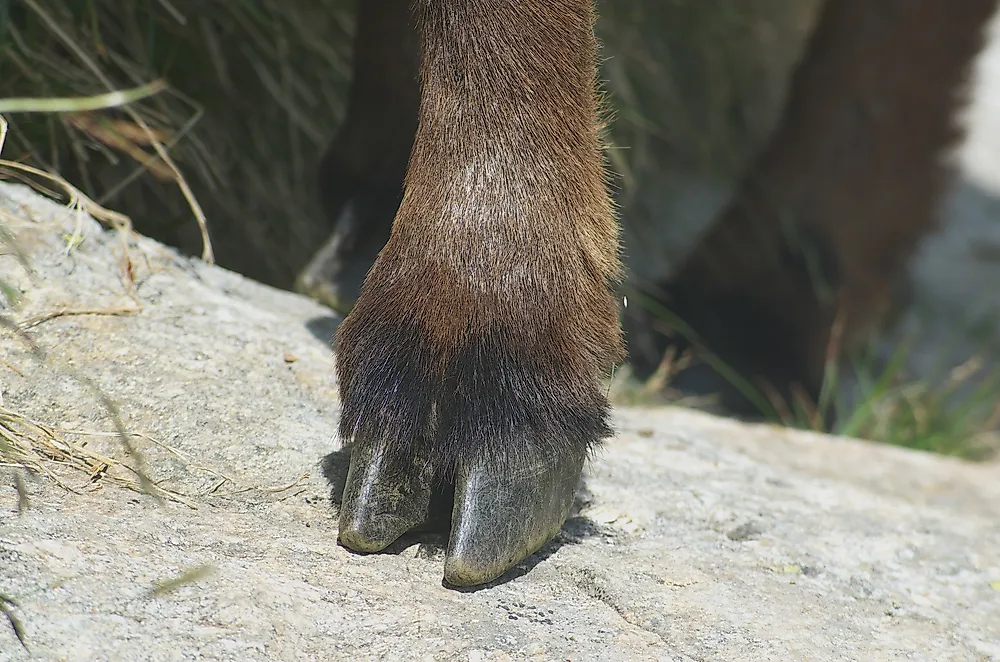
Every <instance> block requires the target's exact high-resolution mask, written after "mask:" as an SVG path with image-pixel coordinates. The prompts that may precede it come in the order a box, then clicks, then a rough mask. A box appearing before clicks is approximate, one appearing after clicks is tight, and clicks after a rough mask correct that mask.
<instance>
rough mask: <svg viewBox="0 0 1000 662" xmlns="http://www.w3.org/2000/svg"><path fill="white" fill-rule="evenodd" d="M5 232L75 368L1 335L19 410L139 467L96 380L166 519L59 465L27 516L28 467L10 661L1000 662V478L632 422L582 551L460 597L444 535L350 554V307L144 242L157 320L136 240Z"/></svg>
mask: <svg viewBox="0 0 1000 662" xmlns="http://www.w3.org/2000/svg"><path fill="white" fill-rule="evenodd" d="M0 210H3V211H6V212H7V213H8V214H9V216H7V217H5V220H4V221H3V222H4V223H6V224H8V225H9V226H11V229H13V230H14V231H15V233H16V235H17V237H18V239H19V241H20V242H21V244H22V246H23V247H24V248H25V250H26V251H28V252H29V253H30V256H31V263H32V266H33V268H34V275H33V276H30V277H29V275H28V274H27V273H26V272H25V271H24V269H23V268H22V267H21V266H20V265H19V264H18V263H17V261H16V260H15V258H14V257H13V256H11V255H2V254H0V280H2V281H6V282H7V283H8V284H14V285H15V286H16V287H17V288H18V289H19V290H20V291H21V292H22V293H23V299H22V302H21V307H20V308H19V309H18V310H16V311H12V310H11V309H10V308H9V307H8V308H6V309H4V310H3V313H4V314H5V315H7V316H8V317H11V318H13V319H15V320H16V321H18V322H21V323H22V326H23V327H24V328H25V331H24V332H25V333H26V334H28V335H29V336H30V338H31V339H32V340H33V341H34V342H36V343H37V344H38V345H39V346H40V347H41V348H42V349H43V350H44V351H45V352H46V353H47V355H48V357H49V361H48V362H47V363H43V362H40V361H38V360H36V359H35V357H33V356H32V355H31V354H30V352H29V351H28V349H27V346H26V344H25V342H24V340H23V338H21V337H19V336H17V335H16V334H14V333H12V332H10V331H9V330H6V329H0V395H2V404H3V406H4V407H5V408H6V410H8V411H14V412H19V413H20V414H23V415H25V416H29V417H31V418H33V419H34V420H37V421H39V422H43V423H45V424H48V425H50V426H54V427H57V428H60V429H61V430H63V431H64V432H62V433H60V436H61V438H63V439H65V440H66V441H67V443H73V444H76V445H77V447H78V448H85V449H87V450H88V451H89V452H91V453H92V454H93V455H94V456H95V457H96V456H101V455H103V456H107V457H109V458H112V459H114V458H117V459H118V460H119V461H126V460H127V457H126V455H125V453H124V451H123V449H122V447H121V445H120V444H119V442H118V441H117V440H116V439H115V438H114V437H113V435H109V434H108V433H110V432H112V431H113V430H114V427H113V425H112V423H111V421H110V419H109V416H108V414H107V412H106V410H105V409H104V408H103V407H102V405H101V404H100V403H99V402H98V401H97V400H96V399H95V397H94V396H93V395H92V394H91V393H89V392H88V391H87V390H86V389H84V388H82V387H81V386H80V385H79V384H78V383H77V382H76V381H74V380H73V379H71V378H70V377H68V376H67V375H66V374H65V370H63V369H62V367H67V366H68V367H71V368H73V369H74V370H76V371H78V372H79V373H81V374H83V375H84V376H86V377H88V378H90V379H92V380H94V381H95V382H96V383H97V384H98V385H99V386H100V388H101V389H103V390H104V391H105V392H106V393H107V394H108V395H109V396H110V397H111V398H112V399H113V400H114V401H116V402H117V403H118V404H119V406H120V408H121V413H122V418H123V420H124V422H125V424H126V426H127V427H128V429H129V431H130V432H132V433H141V434H140V435H139V436H136V437H133V443H134V444H135V446H136V447H137V448H138V450H140V451H141V452H142V453H143V455H144V456H145V458H146V461H147V463H148V466H149V473H150V475H151V477H152V478H153V480H154V481H155V482H156V484H157V485H158V487H159V488H160V489H161V490H163V494H165V495H166V497H165V498H163V499H162V500H156V499H154V498H153V497H151V496H149V495H146V494H142V493H139V492H137V491H135V490H131V489H127V488H124V487H121V486H119V483H120V481H122V480H127V479H129V478H130V474H129V473H128V472H127V471H125V470H123V469H122V468H121V467H119V466H117V465H115V463H114V462H108V463H106V464H105V465H101V463H99V462H98V463H97V464H95V466H94V471H93V474H92V475H87V474H86V473H84V472H81V471H78V470H71V469H67V468H66V467H64V466H62V465H59V464H56V463H49V464H48V465H47V466H48V467H49V468H50V469H51V471H52V474H51V475H50V476H43V477H40V478H37V479H34V480H27V481H26V488H27V491H28V495H29V497H30V502H31V507H30V508H29V509H28V510H26V511H25V512H24V513H23V514H22V515H18V513H17V503H18V496H17V492H16V490H15V488H14V487H13V484H12V481H10V480H7V478H8V475H7V473H6V470H5V469H4V468H3V467H0V472H3V473H0V475H2V476H4V480H2V481H0V594H4V595H6V596H8V597H11V598H14V599H16V600H17V602H18V606H17V607H16V608H14V609H13V613H14V614H15V615H16V616H17V618H18V619H19V620H20V621H21V622H22V623H23V627H24V632H25V638H26V641H27V643H28V646H29V647H30V651H31V652H30V654H29V653H28V652H26V651H25V650H24V649H23V648H22V647H21V645H20V644H19V643H18V641H17V639H16V638H15V636H14V633H13V630H12V629H11V628H10V627H8V626H7V624H6V623H4V622H3V619H2V617H0V660H2V661H3V662H8V661H17V662H21V661H24V660H129V661H132V660H191V659H206V660H240V661H244V660H327V659H386V660H413V659H428V660H430V659H434V660H493V659H503V660H506V659H515V660H520V659H536V660H555V659H574V660H578V659H608V660H612V659H614V660H624V659H635V660H647V659H648V660H652V659H657V660H734V661H738V660H748V661H749V660H812V661H817V660H897V659H913V660H1000V465H998V464H996V463H994V464H981V465H973V464H968V463H963V462H960V461H956V460H950V459H947V458H942V457H936V456H930V455H926V454H921V453H914V452H907V451H903V450H900V449H895V448H889V447H883V446H878V445H875V444H869V443H863V442H859V441H854V440H848V439H838V438H829V437H824V436H821V435H810V434H805V433H797V432H792V431H788V430H784V429H779V428H776V427H770V426H744V425H740V424H737V423H734V422H731V421H726V420H722V419H716V418H713V417H710V416H708V415H704V414H699V413H695V412H691V411H686V410H683V409H679V408H666V409H655V410H653V409H651V410H619V411H618V412H617V414H616V424H617V427H618V429H619V431H620V434H619V435H618V436H617V437H616V438H615V439H613V440H611V441H610V442H609V443H608V444H607V447H606V449H604V451H603V452H601V453H600V454H599V455H598V456H597V457H595V458H594V460H593V461H592V462H591V463H590V464H589V466H588V469H587V486H588V491H589V495H588V496H587V499H586V500H585V502H584V503H583V504H582V510H581V512H580V514H579V516H578V517H576V518H574V519H573V520H571V521H570V522H569V523H568V524H567V526H566V527H565V528H564V530H563V532H562V533H561V534H560V536H559V537H558V539H557V540H556V541H554V542H553V543H551V544H550V545H548V546H547V547H545V548H544V549H543V550H542V552H541V553H540V554H538V555H536V556H534V557H532V558H531V559H530V560H529V561H528V562H526V563H525V564H523V565H522V566H520V567H519V568H518V569H516V570H515V571H514V572H512V573H511V576H510V577H509V578H507V579H506V580H505V581H503V582H501V583H498V584H496V585H494V586H490V587H487V588H484V589H481V590H478V591H474V592H458V591H453V590H448V589H445V588H443V587H442V586H441V580H440V578H441V572H442V558H441V554H440V550H439V548H436V547H435V545H434V542H435V541H434V540H433V539H431V540H424V541H419V540H418V541H408V542H406V543H404V544H401V545H399V549H398V550H397V553H395V554H382V555H374V556H359V555H354V554H350V553H348V552H347V551H345V550H344V549H342V548H340V547H338V546H337V545H336V534H337V531H336V521H335V518H334V512H333V509H332V508H331V506H330V504H329V486H328V483H327V482H326V480H325V478H324V477H323V472H322V470H321V461H322V458H323V457H324V455H326V454H327V453H329V452H331V451H332V450H334V449H335V448H336V447H337V441H336V438H335V425H336V420H337V412H338V403H337V393H336V388H335V386H336V384H335V379H334V376H333V358H332V354H331V352H330V349H329V346H328V344H327V342H326V339H327V338H328V337H329V335H330V333H331V332H332V330H333V328H334V325H335V323H336V320H334V319H332V318H330V317H329V313H328V311H327V310H326V309H323V308H321V307H319V306H317V305H315V304H313V303H312V302H310V301H308V300H305V299H303V298H301V297H298V296H296V295H293V294H288V293H284V292H279V291H276V290H273V289H270V288H267V287H264V286H261V285H258V284H255V283H253V282H250V281H247V280H245V279H243V278H242V277H240V276H238V275H235V274H232V273H229V272H225V271H223V270H221V269H217V268H214V267H209V266H206V265H203V264H201V263H199V262H197V261H193V260H188V259H185V258H180V257H178V256H177V255H176V254H175V253H173V252H172V251H170V250H168V249H166V248H164V247H162V246H160V245H158V244H156V243H155V242H153V241H150V240H148V239H145V238H142V237H133V238H132V239H131V240H130V241H129V249H128V255H129V260H130V264H131V271H132V274H133V277H134V280H135V282H136V289H135V293H134V295H130V294H129V293H128V289H127V288H126V286H125V283H126V281H125V280H123V278H122V273H123V271H122V264H123V261H122V259H121V257H122V243H121V240H120V238H119V235H118V234H117V233H115V232H112V231H105V230H102V229H101V228H100V227H99V226H98V225H97V224H96V223H95V222H94V221H93V220H92V219H90V218H89V217H87V216H86V215H82V214H69V213H67V212H66V210H65V209H64V208H62V207H60V206H58V205H56V204H54V203H52V202H49V201H48V200H45V199H43V198H40V197H39V196H37V195H36V194H34V193H33V192H31V191H30V190H28V189H27V188H26V187H23V186H19V185H10V184H3V185H0ZM74 234H75V235H77V236H78V237H80V236H82V237H83V239H82V241H81V242H68V240H67V236H72V235H74ZM72 244H77V245H72ZM70 245H72V247H71V248H67V246H70ZM122 308H129V309H132V308H135V309H136V311H135V312H131V313H127V314H109V313H108V311H116V310H120V309H122ZM53 311H63V312H66V311H70V312H77V313H79V312H81V311H90V312H91V313H92V314H76V315H62V316H57V317H51V318H49V317H47V314H49V313H52V312H53ZM101 311H104V312H101ZM26 322H28V324H25V323H26ZM67 430H68V431H71V432H66V431H67ZM83 432H87V434H83ZM95 433H103V436H101V435H99V434H95ZM56 479H59V480H60V481H61V482H62V483H63V484H64V485H66V486H67V487H68V488H71V489H67V488H65V487H60V486H59V485H58V484H57V482H56ZM116 479H118V481H119V483H116V482H115V480H116ZM438 542H439V541H438ZM198 569H201V570H202V572H200V573H195V575H194V576H193V578H192V579H191V581H190V582H189V583H186V584H182V585H180V586H178V587H176V588H175V589H174V590H172V591H168V592H161V593H153V589H154V588H155V587H157V586H159V585H162V584H163V583H164V582H169V581H171V580H175V579H177V578H179V577H182V576H184V575H185V573H189V572H191V571H192V570H198Z"/></svg>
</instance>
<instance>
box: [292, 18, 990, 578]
mask: <svg viewBox="0 0 1000 662" xmlns="http://www.w3.org/2000/svg"><path fill="white" fill-rule="evenodd" d="M592 1H593V0H413V1H412V2H409V1H408V0H378V2H371V1H369V2H362V3H359V4H360V7H359V14H358V26H357V37H356V58H355V71H354V79H353V86H352V99H351V103H350V107H349V112H348V117H347V119H346V121H345V123H344V125H343V128H342V129H341V131H340V134H339V135H338V137H337V138H336V140H335V141H334V143H333V145H332V147H331V149H330V150H329V152H328V154H327V156H326V157H325V160H324V163H323V166H322V180H323V187H324V195H325V202H326V206H327V210H328V212H329V213H330V214H331V216H332V217H333V218H335V219H337V225H336V227H335V229H334V231H333V235H332V236H331V239H330V241H329V243H328V244H327V245H326V246H325V247H323V249H322V250H321V251H320V253H319V254H318V256H317V258H316V259H315V260H314V262H313V264H312V265H310V267H309V268H308V269H307V270H306V271H305V272H304V276H303V283H304V284H303V287H306V288H307V289H309V288H313V289H315V288H324V287H325V288H327V289H328V290H329V292H328V294H330V295H331V296H332V295H338V294H339V293H340V290H338V289H337V288H338V283H343V282H347V281H349V280H350V279H351V278H355V279H357V280H360V278H361V275H362V274H364V273H365V271H366V269H367V267H368V266H369V265H370V269H367V275H366V276H365V277H364V283H363V285H362V286H361V289H360V294H359V296H358V297H357V300H356V302H354V304H353V308H352V309H351V311H350V314H349V315H348V316H347V318H346V319H345V320H344V321H343V323H342V324H341V326H340V328H339V329H338V331H337V333H336V337H335V349H336V361H337V374H338V378H339V384H340V395H341V404H342V413H341V420H340V434H341V437H342V438H343V439H344V440H345V441H347V442H348V443H349V444H350V445H351V448H352V455H351V465H350V471H349V475H348V479H347V485H346V488H345V490H344V494H343V502H342V507H341V514H340V533H339V539H340V542H341V544H343V545H344V546H346V547H348V548H350V549H352V550H355V551H358V552H376V551H379V550H382V549H384V548H385V547H386V546H388V545H389V544H390V543H392V542H393V541H394V540H395V539H397V538H398V537H399V536H400V535H402V534H403V533H405V532H406V531H408V530H410V529H411V528H413V527H415V526H417V525H419V524H420V523H422V522H423V521H424V520H425V519H426V517H427V516H428V510H429V508H430V503H431V497H432V495H433V494H435V493H442V492H444V493H448V494H450V493H452V491H453V494H454V497H453V505H452V508H451V513H452V516H451V529H450V539H449V544H448V548H447V555H446V560H445V566H444V579H445V582H446V583H447V584H451V585H457V586H463V585H465V586H468V585H477V584H482V583H486V582H489V581H491V580H493V579H495V578H497V577H499V576H500V575H501V574H503V573H504V572H505V571H507V570H508V569H509V568H511V567H512V566H513V565H515V564H517V563H518V562H519V561H521V560H522V559H524V558H525V557H526V556H528V555H530V554H532V553H533V552H534V551H536V550H537V549H538V548H539V547H540V546H541V545H543V544H544V543H545V542H546V541H548V540H549V539H550V538H551V537H552V536H554V535H555V534H556V533H557V532H558V530H559V529H560V527H561V526H562V524H563V522H564V520H565V518H566V517H567V512H568V510H569V508H570V506H571V504H572V501H573V496H574V491H575V489H576V487H577V483H578V480H579V477H580V475H581V471H582V467H583V465H584V461H585V459H586V458H587V457H588V453H589V452H590V451H592V450H593V449H594V448H595V447H596V446H598V445H599V444H600V443H601V441H602V440H603V439H605V438H606V437H608V436H609V435H610V434H611V428H610V425H609V421H608V417H609V405H608V402H607V399H606V396H605V394H604V392H603V391H602V387H601V383H602V382H601V380H602V377H604V376H605V375H606V374H607V373H608V371H609V370H610V369H611V368H612V367H613V366H614V365H615V364H616V363H617V362H619V361H621V360H622V359H623V358H624V356H625V350H624V343H623V336H622V332H621V327H620V321H619V297H618V296H617V295H616V288H617V287H618V284H619V281H620V279H621V277H622V268H621V266H620V259H619V253H620V250H619V231H618V225H617V219H616V212H615V208H614V205H613V203H612V199H611V197H610V195H609V187H608V186H607V166H606V163H605V161H604V159H603V155H602V127H603V120H604V117H605V115H604V113H603V108H602V97H601V95H600V91H599V86H598V83H597V64H596V63H597V60H596V57H597V43H596V39H595V34H594V21H595V11H594V8H593V6H592ZM615 1H618V0H615ZM622 1H626V0H622ZM996 4H997V0H957V1H952V0H828V1H827V3H826V4H825V6H824V8H823V10H822V14H821V16H820V18H819V21H818V23H817V27H816V28H815V30H814V33H813V34H812V36H811V38H810V41H809V44H808V47H807V49H806V52H805V55H804V56H803V58H802V60H801V61H800V63H799V65H798V67H797V69H796V71H795V73H794V75H793V77H792V80H791V83H790V91H789V97H788V102H787V106H786V108H785V109H784V112H783V115H782V117H781V120H780V122H779V125H778V127H777V129H776V130H775V132H774V134H773V135H772V137H771V139H770V142H769V144H768V145H767V146H766V148H765V149H764V150H763V151H762V152H761V153H760V154H759V156H758V158H757V159H756V162H755V164H754V165H753V166H752V167H751V168H750V170H749V172H748V174H747V175H746V177H745V179H744V180H743V181H742V183H741V185H740V187H739V190H738V192H737V195H736V196H735V197H734V199H733V200H732V202H731V203H730V204H729V206H728V208H727V209H726V210H725V211H724V213H723V214H722V215H721V217H720V218H719V219H718V221H717V222H716V223H715V225H714V226H713V227H712V228H711V230H710V231H709V232H707V233H706V234H705V235H704V236H703V237H702V238H701V240H700V243H699V244H698V245H697V247H696V248H695V249H694V250H693V251H692V252H691V253H690V255H689V256H688V257H687V259H686V261H685V262H684V263H683V264H682V265H681V266H680V267H679V268H678V269H676V270H675V271H674V273H673V275H672V277H671V278H670V280H669V281H668V282H665V283H662V284H661V287H660V288H659V290H660V292H661V294H660V301H661V303H662V304H663V306H664V307H666V308H668V309H669V310H671V311H672V312H673V313H674V314H675V315H676V316H677V317H678V318H679V319H681V320H683V321H684V322H685V324H686V325H687V326H689V327H690V328H691V329H693V330H694V331H695V332H696V333H697V336H698V338H699V341H698V347H699V348H708V349H709V350H711V351H712V352H714V354H715V355H717V356H719V357H720V358H721V359H723V360H724V361H726V362H727V363H728V364H729V365H731V366H733V367H734V368H735V369H736V370H737V371H738V372H739V373H741V374H743V375H746V376H748V378H749V379H752V380H753V381H754V382H755V383H760V384H766V385H769V386H770V387H771V388H772V389H773V390H775V391H776V392H779V393H782V394H785V395H788V394H791V393H793V392H795V391H796V390H798V391H801V392H804V393H806V394H811V395H813V396H815V394H816V393H817V392H818V390H819V388H820V385H821V380H822V373H823V366H824V362H825V361H826V360H827V356H826V353H827V349H828V347H829V346H830V340H831V333H833V330H834V327H835V321H836V326H837V330H836V333H837V334H838V337H840V338H841V342H839V345H838V346H840V347H842V348H847V347H850V346H851V344H852V342H857V340H858V339H859V338H861V337H863V336H864V335H865V334H866V333H867V332H868V331H869V330H870V329H871V328H872V325H873V324H875V323H876V322H877V321H878V320H879V318H880V316H881V315H882V313H883V312H884V310H885V309H886V307H887V302H888V300H889V295H890V288H891V286H892V284H893V282H894V281H895V279H896V277H897V276H898V275H899V274H900V273H901V272H902V271H903V270H904V269H905V267H906V264H907V260H908V258H909V257H910V256H911V255H912V254H913V253H914V250H915V248H916V247H917V245H918V242H919V241H920V239H921V238H922V237H924V236H925V235H926V234H927V233H929V232H930V231H932V230H933V229H934V228H935V218H936V211H937V206H938V203H939V201H940V200H941V198H942V196H943V194H944V192H945V190H946V186H947V183H948V170H947V167H946V165H945V164H944V163H943V159H942V156H943V155H945V154H946V152H947V150H948V149H949V148H950V147H951V146H953V145H954V144H955V142H956V140H957V139H958V138H959V130H958V129H957V128H956V124H955V122H954V117H955V115H956V112H957V111H958V110H959V109H960V108H961V105H962V95H961V91H962V86H963V83H964V82H965V81H966V79H967V78H968V75H969V70H970V65H971V63H972V62H973V61H974V59H975V56H976V55H977V53H978V52H979V50H980V48H981V46H982V41H983V33H984V28H985V26H986V24H987V23H988V21H989V19H990V18H991V17H992V15H993V13H994V11H995V9H996ZM390 225H391V230H390ZM376 254H377V255H376ZM359 264H360V265H361V267H360V268H358V267H357V265H359ZM351 269H355V272H354V273H353V274H351V273H350V270H351ZM342 298H351V297H342ZM668 342H669V343H674V344H677V345H683V344H687V343H690V342H692V341H691V340H690V338H687V339H685V338H676V339H673V340H669V341H668V340H665V341H664V346H663V347H662V348H661V349H666V345H667V343H668ZM680 378H681V380H682V382H683V379H684V375H683V374H682V375H681V377H680ZM688 382H689V383H690V384H691V385H692V388H694V389H702V388H705V387H706V385H712V386H713V387H719V388H720V389H721V390H722V391H723V395H724V402H725V403H726V404H727V405H728V407H729V408H730V409H731V410H733V411H736V412H739V411H740V410H742V409H745V408H746V402H745V401H743V400H742V399H741V396H740V395H739V393H736V392H733V391H732V389H729V390H728V392H727V388H726V386H725V380H722V379H720V378H718V375H716V374H715V373H712V372H711V371H708V372H706V371H704V370H702V371H701V372H697V371H696V372H695V373H693V374H692V375H690V376H689V378H688Z"/></svg>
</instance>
